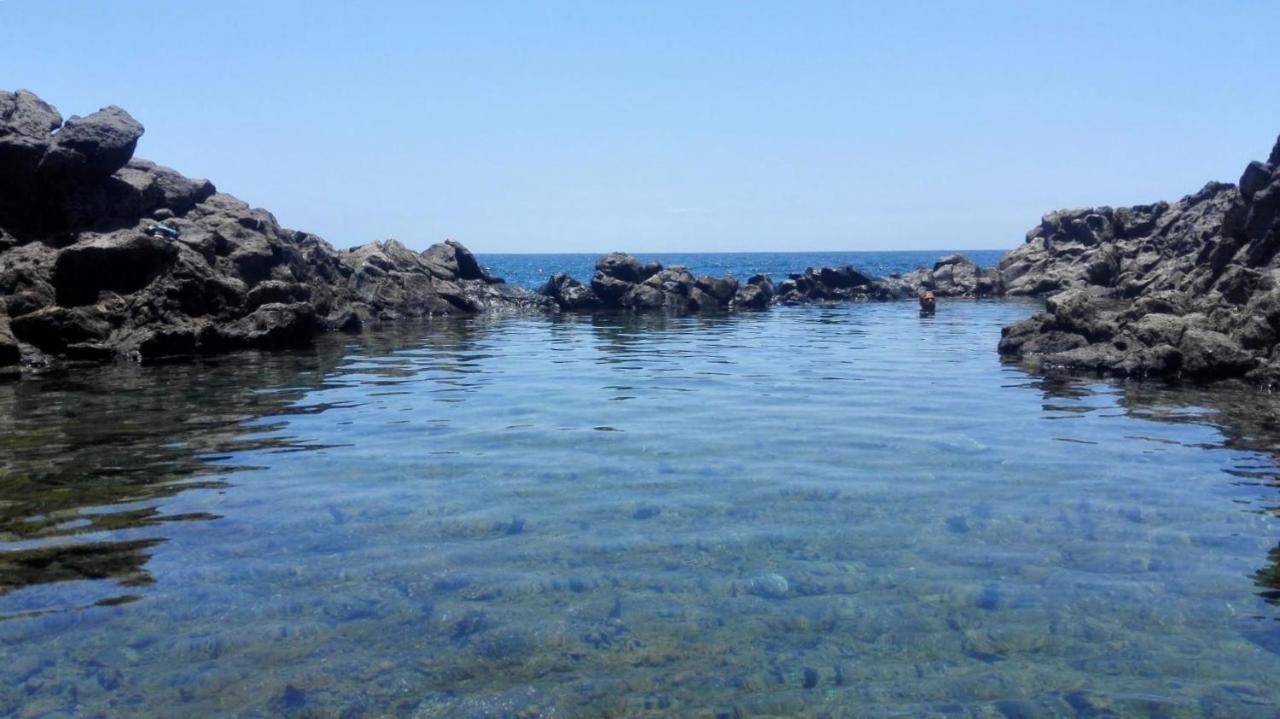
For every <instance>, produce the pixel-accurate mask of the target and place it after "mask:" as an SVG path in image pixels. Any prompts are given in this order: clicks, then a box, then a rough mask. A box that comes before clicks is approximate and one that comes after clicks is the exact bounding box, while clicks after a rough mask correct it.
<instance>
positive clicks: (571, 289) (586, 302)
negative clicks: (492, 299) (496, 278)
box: [542, 252, 773, 314]
mask: <svg viewBox="0 0 1280 719" xmlns="http://www.w3.org/2000/svg"><path fill="white" fill-rule="evenodd" d="M542 293H543V294H544V295H546V296H548V297H550V298H551V299H552V300H554V301H555V303H556V304H557V305H559V306H560V307H561V308H562V309H566V310H620V309H625V310H641V311H643V310H660V311H665V312H670V313H672V314H688V313H691V312H706V311H714V310H726V309H735V308H736V309H764V308H765V307H768V305H769V302H770V300H771V299H772V298H773V284H772V283H771V282H770V281H769V278H767V277H765V276H763V275H757V276H755V277H752V278H750V279H749V280H747V282H745V283H740V282H739V281H738V279H737V278H736V277H729V276H725V277H718V278H717V277H711V276H707V275H704V276H702V277H694V276H693V275H692V274H691V273H690V272H689V270H688V269H687V268H685V267H682V266H680V265H673V266H671V267H663V266H662V264H661V263H659V262H650V263H648V264H641V262H640V261H639V260H637V259H636V258H635V257H632V256H631V255H628V254H625V253H622V252H611V253H609V254H607V255H604V256H602V257H600V259H599V260H598V261H597V262H596V270H595V275H594V276H593V277H592V278H591V284H590V286H587V285H583V284H582V283H581V282H578V281H577V280H575V279H573V278H572V277H569V276H568V275H565V274H563V273H557V274H555V275H553V276H552V277H551V279H550V280H548V281H547V284H546V285H545V286H544V287H543V288H542Z"/></svg>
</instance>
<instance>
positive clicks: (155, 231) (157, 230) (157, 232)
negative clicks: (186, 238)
mask: <svg viewBox="0 0 1280 719" xmlns="http://www.w3.org/2000/svg"><path fill="white" fill-rule="evenodd" d="M147 234H148V235H151V236H152V237H164V238H168V239H170V240H176V239H178V230H177V229H176V228H173V227H170V226H168V225H166V224H163V223H159V222H157V223H154V224H152V225H151V226H150V227H148V228H147Z"/></svg>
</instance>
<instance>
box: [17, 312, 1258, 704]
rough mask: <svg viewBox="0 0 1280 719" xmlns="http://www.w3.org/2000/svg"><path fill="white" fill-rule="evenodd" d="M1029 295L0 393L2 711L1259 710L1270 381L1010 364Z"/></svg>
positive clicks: (365, 346)
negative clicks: (1197, 385) (1037, 371)
mask: <svg viewBox="0 0 1280 719" xmlns="http://www.w3.org/2000/svg"><path fill="white" fill-rule="evenodd" d="M1035 307H1036V305H1035V304H1033V303H1020V302H994V301H993V302H973V301H969V302H962V301H955V302H944V303H943V304H941V305H940V306H939V310H938V313H937V315H936V316H934V317H929V318H922V317H920V316H919V315H918V313H917V312H916V310H915V308H914V307H913V306H912V304H911V303H889V304H874V303H873V304H855V305H848V306H835V307H779V308H774V309H772V310H769V311H767V312H761V313H740V314H727V315H719V316H714V317H686V318H673V317H665V316H643V317H635V316H629V315H607V314H601V315H594V316H586V315H583V316H563V317H556V318H545V317H504V318H476V319H463V320H451V321H439V322H432V323H424V324H417V325H407V326H404V327H399V328H389V329H386V330H384V331H380V332H375V333H371V334H367V335H363V336H358V337H351V336H342V335H335V336H330V337H323V338H321V339H320V341H319V342H318V343H317V346H316V347H315V349H313V350H308V351H296V352H283V353H274V354H271V353H243V354H236V355H228V356H224V357H216V358H209V359H205V360H202V361H198V362H189V363H173V364H163V365H156V366H147V367H139V366H136V365H119V366H108V367H102V368H97V369H85V370H79V371H76V372H73V373H69V374H66V375H62V376H50V377H46V378H44V379H39V380H34V381H22V382H10V383H7V384H0V657H3V661H0V716H17V717H72V716H84V717H97V716H103V717H188V716H189V717H204V716H250V717H277V716H283V717H383V716H395V717H399V716H403V717H579V716H591V717H595V716H603V717H614V716H628V717H633V716H641V717H665V716H695V717H702V716H705V717H720V716H732V717H749V716H815V717H816V716H837V717H838V716H845V717H867V716H872V717H874V716H934V717H974V718H977V717H993V718H999V717H1035V716H1049V717H1053V716H1082V717H1104V716H1116V717H1120V716H1124V717H1128V716H1148V717H1200V716H1206V717H1274V716H1275V715H1276V712H1277V710H1278V709H1280V683H1278V682H1277V681H1276V679H1277V677H1280V606H1277V602H1280V545H1278V543H1280V520H1277V509H1276V506H1277V504H1278V503H1277V499H1278V498H1280V480H1278V479H1277V478H1278V476H1280V474H1278V471H1277V466H1276V463H1275V459H1274V456H1273V454H1271V453H1270V452H1272V451H1274V450H1275V448H1276V447H1277V446H1280V445H1277V444H1275V443H1274V436H1273V434H1268V431H1269V430H1268V429H1267V427H1268V424H1270V425H1272V426H1274V418H1275V416H1276V412H1277V404H1276V400H1275V399H1274V398H1272V397H1268V396H1265V395H1259V394H1256V393H1253V392H1250V391H1247V390H1241V389H1233V388H1230V387H1224V388H1219V389H1214V390H1212V391H1202V390H1196V389H1192V388H1182V389H1171V388H1163V387H1158V386H1150V385H1146V386H1142V385H1131V386H1122V385H1115V384H1109V383H1104V382H1098V381H1090V380H1084V379H1059V380H1048V379H1045V378H1042V377H1039V376H1036V375H1033V374H1029V373H1028V372H1027V371H1025V370H1024V369H1022V368H1020V367H1018V366H1013V365H1008V364H1003V363H1001V361H1000V360H999V358H998V357H997V355H996V352H995V344H996V341H997V338H998V337H999V333H1000V328H1001V327H1002V326H1003V325H1005V324H1007V323H1009V322H1011V321H1013V320H1016V319H1019V318H1021V317H1024V316H1026V315H1027V314H1029V313H1030V312H1032V311H1034V309H1035ZM1270 431H1271V432H1272V433H1274V430H1270ZM1269 437H1270V438H1271V439H1268V438H1269ZM1264 450H1270V451H1264Z"/></svg>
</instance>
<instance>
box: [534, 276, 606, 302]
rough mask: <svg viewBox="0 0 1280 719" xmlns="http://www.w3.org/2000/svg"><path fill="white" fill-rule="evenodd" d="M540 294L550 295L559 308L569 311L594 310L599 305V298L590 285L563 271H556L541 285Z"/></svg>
mask: <svg viewBox="0 0 1280 719" xmlns="http://www.w3.org/2000/svg"><path fill="white" fill-rule="evenodd" d="M542 294H544V295H546V296H548V297H550V298H551V299H552V301H554V302H555V303H556V305H558V306H559V307H560V309H564V310H571V311H584V310H594V309H599V307H600V298H599V297H596V293H595V292H594V291H592V289H591V288H590V287H587V286H585V285H583V284H582V283H581V282H579V281H577V280H575V279H573V278H572V277H570V276H569V275H566V274H565V273H563V272H557V273H556V274H554V275H552V276H551V279H549V280H547V284H545V285H543V287H542Z"/></svg>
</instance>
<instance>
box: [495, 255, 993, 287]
mask: <svg viewBox="0 0 1280 719" xmlns="http://www.w3.org/2000/svg"><path fill="white" fill-rule="evenodd" d="M956 252H959V253H961V254H963V255H965V256H966V257H968V258H969V259H971V260H973V261H974V262H976V263H977V264H978V265H979V266H981V267H993V266H995V264H996V262H998V261H999V260H1000V257H1001V256H1002V255H1003V254H1004V253H1005V250H919V251H917V250H911V251H894V252H870V251H864V252H693V253H689V252H685V253H677V252H668V253H639V254H636V257H637V258H639V259H640V260H641V261H642V262H648V261H650V260H658V261H660V262H662V264H663V265H665V266H671V265H684V266H685V267H688V268H689V271H690V272H692V273H693V274H694V275H696V276H701V275H712V276H715V277H720V276H723V275H733V276H735V277H737V278H738V279H741V280H745V279H747V278H748V277H750V276H752V275H755V274H766V275H769V276H770V277H771V278H772V279H773V280H774V282H780V281H782V280H783V279H785V278H786V276H787V275H788V274H789V273H792V272H803V271H804V269H805V268H806V267H838V266H842V265H854V266H855V267H858V268H859V269H861V270H862V271H863V272H867V273H870V274H872V275H876V276H879V277H884V276H887V275H890V274H893V273H899V274H906V273H907V272H910V271H911V270H914V269H916V268H917V267H933V263H934V262H937V261H938V258H940V257H944V256H946V255H950V254H955V253H956ZM599 257H600V255H599V254H542V255H503V254H482V255H478V256H477V259H478V260H479V261H480V263H481V264H483V265H484V266H486V267H487V268H488V269H489V270H490V272H491V273H493V274H495V275H497V276H498V277H502V278H503V279H505V280H506V281H507V282H510V283H511V284H515V285H521V286H523V287H535V288H536V287H540V286H542V285H543V284H545V283H546V281H547V279H548V278H549V277H551V275H553V274H555V273H556V272H565V273H567V274H569V276H571V277H573V278H575V279H577V280H578V281H580V282H590V281H591V275H592V273H593V272H594V271H595V265H596V260H597V259H598V258H599Z"/></svg>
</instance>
